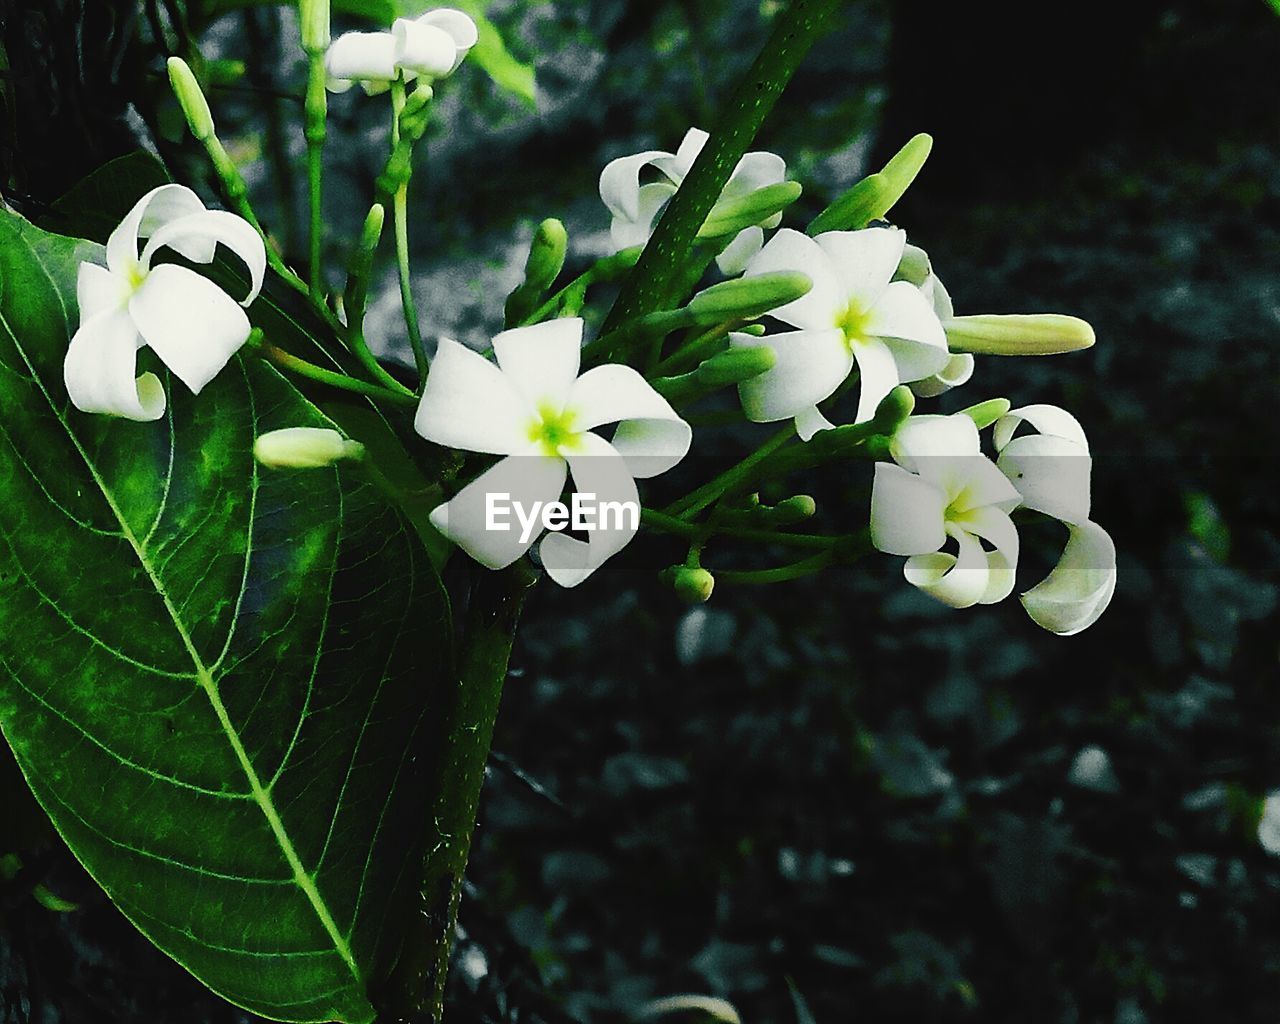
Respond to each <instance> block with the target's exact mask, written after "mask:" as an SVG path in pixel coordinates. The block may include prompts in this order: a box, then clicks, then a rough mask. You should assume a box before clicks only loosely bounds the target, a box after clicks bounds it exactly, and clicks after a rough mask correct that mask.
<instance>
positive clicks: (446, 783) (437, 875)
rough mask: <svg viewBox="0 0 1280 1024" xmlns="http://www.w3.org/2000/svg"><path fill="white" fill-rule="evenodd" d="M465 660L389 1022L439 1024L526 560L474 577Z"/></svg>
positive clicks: (525, 584) (445, 726)
mask: <svg viewBox="0 0 1280 1024" xmlns="http://www.w3.org/2000/svg"><path fill="white" fill-rule="evenodd" d="M476 573H477V582H476V585H475V586H474V587H473V588H472V591H471V599H470V604H469V606H468V608H467V619H466V626H465V628H464V631H463V636H462V643H461V649H460V654H459V659H458V671H457V677H456V685H455V687H454V690H453V692H452V694H451V696H450V698H449V706H448V707H447V708H446V709H445V710H444V712H443V719H442V722H441V729H442V733H441V736H440V740H441V745H440V748H439V755H438V762H437V764H436V766H435V767H436V773H435V776H434V780H435V781H434V785H433V796H432V801H431V805H430V807H429V809H428V811H427V827H426V840H427V841H426V848H425V853H424V856H423V864H422V871H421V874H420V885H419V887H418V897H417V898H418V901H419V903H418V907H417V911H418V912H417V913H416V914H415V915H414V923H413V924H412V925H411V927H410V933H409V935H408V936H407V937H406V941H405V942H404V945H403V952H402V955H401V959H400V962H399V964H397V967H396V973H395V976H394V977H393V978H392V979H391V991H390V993H389V996H390V998H389V1000H388V1002H389V1003H390V1004H391V1005H389V1006H387V1007H386V1008H385V1010H386V1014H387V1019H388V1020H394V1021H399V1022H405V1024H439V1022H440V1020H441V1017H442V1016H443V1013H444V988H445V980H446V977H447V974H448V967H449V954H450V951H451V949H452V946H453V935H454V931H455V929H456V928H457V921H458V903H459V900H460V898H461V894H462V879H463V875H464V874H465V872H466V867H467V860H468V857H469V856H470V853H471V839H472V835H473V834H474V832H475V828H476V814H477V811H478V809H479V806H480V790H481V786H482V784H483V782H484V772H485V765H486V764H487V763H488V760H489V749H490V745H491V744H492V741H493V727H494V723H495V722H496V721H497V717H498V708H499V704H500V703H501V699H502V686H503V683H504V682H505V681H506V676H507V664H508V661H509V660H510V657H511V645H512V642H513V641H514V639H515V631H516V625H517V623H518V622H519V619H520V612H521V609H522V608H523V606H524V601H525V598H526V596H527V595H528V592H529V589H530V587H531V586H532V584H533V582H534V577H533V574H532V572H531V571H530V570H529V568H528V565H527V564H526V563H517V564H516V565H514V566H512V567H511V568H509V569H506V570H504V571H502V572H497V573H494V572H489V571H487V570H480V569H477V570H476Z"/></svg>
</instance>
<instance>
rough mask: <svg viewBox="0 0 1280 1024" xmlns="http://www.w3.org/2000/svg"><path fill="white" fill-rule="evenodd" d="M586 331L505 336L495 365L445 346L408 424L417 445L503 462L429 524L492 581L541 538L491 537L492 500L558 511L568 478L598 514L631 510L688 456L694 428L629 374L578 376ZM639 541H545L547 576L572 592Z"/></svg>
mask: <svg viewBox="0 0 1280 1024" xmlns="http://www.w3.org/2000/svg"><path fill="white" fill-rule="evenodd" d="M582 328H583V322H582V320H581V319H578V318H573V319H561V320H551V321H549V322H547V323H542V324H535V325H534V326H532V327H519V328H516V329H514V330H510V331H504V332H503V333H502V334H499V335H498V336H497V337H496V338H494V339H493V350H494V354H495V355H496V356H497V364H496V365H495V364H494V363H491V362H489V360H487V359H485V358H484V357H483V356H481V355H480V354H479V353H477V352H473V351H471V350H470V349H468V348H466V347H465V346H463V345H460V344H458V343H457V342H455V341H451V340H449V339H447V338H444V339H441V341H440V347H439V349H438V350H437V352H436V357H435V359H434V360H433V361H432V364H431V372H430V374H429V375H428V377H427V385H426V388H425V389H424V391H423V394H422V400H421V402H420V404H419V406H418V413H417V417H416V418H415V420H414V427H415V429H416V430H417V431H418V433H419V434H421V435H422V436H423V437H425V438H426V439H427V440H428V441H433V442H435V443H436V444H441V445H447V446H449V447H451V448H459V449H462V450H464V451H472V452H484V453H489V454H493V455H503V456H506V458H504V459H502V461H500V462H499V463H498V464H497V465H495V466H493V467H492V468H490V469H488V470H486V471H485V472H484V473H482V474H481V475H480V476H479V477H477V478H476V479H475V480H473V481H472V482H471V483H469V484H468V485H467V486H466V487H464V488H463V489H462V490H461V491H459V492H458V493H457V494H456V495H455V496H454V497H453V499H452V500H451V501H449V502H447V503H445V504H443V505H440V506H439V507H437V508H436V509H435V510H434V511H433V512H432V513H431V521H432V523H434V524H435V526H436V527H437V529H439V530H440V532H441V533H443V534H444V535H445V536H447V537H448V538H449V539H450V540H452V541H454V542H455V543H456V544H458V545H459V546H460V547H462V548H463V550H465V551H466V552H467V553H468V554H469V555H471V557H472V558H474V559H476V561H478V562H480V563H481V564H482V565H485V566H487V567H489V568H491V569H500V568H503V567H504V566H507V565H510V564H511V563H512V562H514V561H515V560H516V559H518V558H519V557H520V556H521V555H523V554H524V553H525V552H526V551H528V550H529V548H530V547H532V546H533V544H534V542H535V541H536V540H537V538H538V533H539V532H540V531H536V532H532V533H530V534H529V535H528V536H526V537H524V538H523V539H522V537H521V532H522V531H521V529H520V527H519V525H518V524H513V523H510V522H508V524H507V525H511V526H513V528H511V529H495V528H491V523H490V520H489V515H488V512H489V508H490V504H491V498H490V496H491V495H492V496H497V495H503V496H506V498H505V499H504V504H506V503H509V504H510V505H512V506H514V505H516V504H518V505H519V506H521V507H523V508H524V509H526V510H532V509H533V508H535V507H537V505H538V503H543V504H545V503H547V502H554V501H556V500H558V499H559V497H560V494H561V492H562V491H563V489H564V485H565V479H566V476H569V475H571V476H572V477H573V484H574V488H575V490H576V491H577V492H578V493H579V494H582V495H585V494H592V495H594V496H595V502H596V503H597V505H598V507H600V508H602V509H603V507H604V503H605V502H615V503H626V502H631V503H635V504H636V506H637V507H638V503H639V495H638V492H637V490H636V484H635V481H636V480H637V479H644V478H647V477H652V476H657V475H658V474H660V473H664V472H666V471H667V470H668V469H670V468H671V467H672V466H674V465H676V463H678V462H679V461H680V460H681V459H683V458H684V456H685V454H686V453H687V452H688V450H689V444H690V441H691V439H692V436H693V432H692V430H691V429H690V427H689V425H688V424H687V423H686V422H685V421H684V420H682V419H681V418H680V417H679V416H678V415H677V414H676V412H675V410H674V409H672V408H671V406H670V405H669V404H668V403H667V401H666V399H664V398H663V397H662V396H661V395H659V394H658V393H657V392H656V391H655V390H654V389H653V388H652V387H651V386H650V385H649V384H648V382H647V381H645V379H644V378H643V377H642V376H640V374H639V373H637V372H636V371H635V370H633V369H631V367H629V366H621V365H616V364H608V365H605V366H597V367H595V368H594V369H591V370H588V371H587V372H586V373H584V374H582V375H581V376H579V375H578V369H579V360H580V356H581V346H582ZM610 423H617V424H618V427H617V429H616V430H615V432H614V434H613V437H612V439H611V440H606V439H605V438H604V437H603V436H601V434H599V433H597V432H596V428H598V427H602V426H605V425H607V424H610ZM604 518H605V517H604V516H603V514H602V515H601V519H602V520H603V519H604ZM635 533H636V524H634V523H632V522H628V521H627V517H625V516H616V517H614V519H613V522H612V525H608V524H604V523H603V522H602V523H601V524H600V525H599V526H598V528H596V529H593V530H590V531H589V532H588V537H589V540H587V541H581V540H577V539H575V538H573V537H570V536H568V535H567V534H565V533H551V534H549V535H548V536H547V537H546V539H545V540H544V541H543V542H542V546H541V548H540V551H539V553H540V555H541V558H542V563H543V565H544V566H545V567H546V570H547V573H548V575H550V576H551V578H552V579H553V580H555V581H556V582H557V583H559V584H560V585H561V586H564V587H573V586H577V585H578V584H579V583H581V582H582V581H583V580H585V579H586V578H587V577H588V576H590V575H591V574H592V573H593V572H595V570H596V569H598V568H599V567H600V566H601V565H603V564H604V562H605V561H606V560H607V559H608V558H610V557H611V556H612V555H614V554H616V553H617V552H618V551H620V550H622V548H624V547H625V546H626V545H627V544H628V543H629V542H630V540H631V538H632V537H633V536H635Z"/></svg>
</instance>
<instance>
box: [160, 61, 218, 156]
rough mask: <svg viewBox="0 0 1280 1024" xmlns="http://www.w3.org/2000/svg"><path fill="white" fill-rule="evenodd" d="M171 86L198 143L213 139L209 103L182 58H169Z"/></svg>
mask: <svg viewBox="0 0 1280 1024" xmlns="http://www.w3.org/2000/svg"><path fill="white" fill-rule="evenodd" d="M169 84H170V85H171V86H172V87H173V94H174V95H175V96H176V97H178V105H179V106H180V107H182V112H183V114H185V115H186V118H187V124H188V125H190V126H191V134H192V135H194V136H195V138H196V140H197V141H198V142H205V141H206V140H208V139H210V138H212V137H213V115H212V114H211V113H209V102H208V100H206V99H205V98H204V93H203V92H202V91H201V89H200V83H199V82H197V81H196V76H195V74H194V73H193V72H192V70H191V68H190V67H189V66H188V65H187V62H186V61H185V60H183V59H182V58H181V57H170V58H169Z"/></svg>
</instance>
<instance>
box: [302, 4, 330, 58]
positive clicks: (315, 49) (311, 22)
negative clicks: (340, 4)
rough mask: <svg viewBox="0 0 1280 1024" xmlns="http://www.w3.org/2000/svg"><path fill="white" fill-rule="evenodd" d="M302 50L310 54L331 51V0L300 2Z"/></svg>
mask: <svg viewBox="0 0 1280 1024" xmlns="http://www.w3.org/2000/svg"><path fill="white" fill-rule="evenodd" d="M298 20H299V22H301V24H302V48H303V49H304V50H305V51H306V52H307V53H309V54H317V53H324V51H325V50H327V49H329V0H298Z"/></svg>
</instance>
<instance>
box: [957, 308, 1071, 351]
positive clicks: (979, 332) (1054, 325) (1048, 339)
mask: <svg viewBox="0 0 1280 1024" xmlns="http://www.w3.org/2000/svg"><path fill="white" fill-rule="evenodd" d="M943 327H945V328H946V331H947V345H948V346H949V347H950V349H951V351H952V352H973V353H976V354H978V355H988V356H1056V355H1061V354H1063V353H1064V352H1078V351H1080V350H1081V349H1085V348H1089V347H1091V346H1092V345H1093V343H1094V341H1095V340H1096V339H1095V337H1094V333H1093V328H1092V327H1090V326H1089V325H1088V324H1087V323H1086V322H1085V321H1083V320H1081V319H1079V318H1078V317H1074V316H1064V315H1062V314H1061V313H1028V314H1003V315H1002V314H994V313H992V314H985V315H982V316H956V317H952V318H951V319H950V320H948V321H947V322H946V323H944V324H943Z"/></svg>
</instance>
